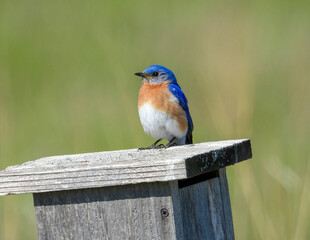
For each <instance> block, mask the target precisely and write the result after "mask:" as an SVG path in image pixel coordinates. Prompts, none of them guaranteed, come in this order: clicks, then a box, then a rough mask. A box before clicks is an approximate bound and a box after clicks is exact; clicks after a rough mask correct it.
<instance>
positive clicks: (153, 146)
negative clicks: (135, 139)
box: [138, 138, 165, 151]
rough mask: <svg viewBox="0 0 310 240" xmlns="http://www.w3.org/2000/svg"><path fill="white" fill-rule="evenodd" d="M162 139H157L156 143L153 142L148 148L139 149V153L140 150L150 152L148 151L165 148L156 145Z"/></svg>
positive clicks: (161, 145)
mask: <svg viewBox="0 0 310 240" xmlns="http://www.w3.org/2000/svg"><path fill="white" fill-rule="evenodd" d="M161 140H162V139H161V138H160V139H158V140H157V141H156V142H154V143H153V144H152V145H151V146H149V147H140V148H138V150H139V151H141V150H150V149H160V148H164V147H165V146H164V145H163V144H159V145H156V144H157V143H158V142H159V141H161Z"/></svg>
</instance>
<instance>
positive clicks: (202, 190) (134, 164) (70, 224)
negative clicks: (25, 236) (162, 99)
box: [0, 140, 252, 240]
mask: <svg viewBox="0 0 310 240" xmlns="http://www.w3.org/2000/svg"><path fill="white" fill-rule="evenodd" d="M251 156H252V154H251V145H250V141H249V140H230V141H221V142H208V143H199V144H193V145H184V146H178V147H171V148H168V149H162V150H144V151H138V150H137V149H132V150H121V151H112V152H99V153H87V154H76V155H66V156H56V157H47V158H42V159H39V160H36V161H32V162H27V163H25V164H23V165H20V166H12V167H9V168H7V169H5V170H3V171H0V195H8V194H21V193H33V197H34V206H35V211H36V218H37V227H38V235H39V239H122V240H123V239H167V240H168V239H169V240H170V239H181V240H187V239H234V232H233V222H232V215H231V208H230V199H229V191H228V184H227V179H226V170H225V167H226V166H228V165H232V164H235V163H237V162H240V161H243V160H246V159H249V158H251Z"/></svg>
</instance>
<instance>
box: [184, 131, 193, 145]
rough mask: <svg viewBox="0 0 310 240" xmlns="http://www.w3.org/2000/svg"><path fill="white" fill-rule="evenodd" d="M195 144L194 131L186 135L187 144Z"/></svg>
mask: <svg viewBox="0 0 310 240" xmlns="http://www.w3.org/2000/svg"><path fill="white" fill-rule="evenodd" d="M192 143H193V134H192V131H188V132H187V134H186V140H185V144H192Z"/></svg>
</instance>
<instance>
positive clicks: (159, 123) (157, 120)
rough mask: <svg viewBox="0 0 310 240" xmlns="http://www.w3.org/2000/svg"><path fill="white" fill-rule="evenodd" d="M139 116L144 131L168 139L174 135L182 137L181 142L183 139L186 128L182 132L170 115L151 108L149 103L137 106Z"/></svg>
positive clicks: (157, 137)
mask: <svg viewBox="0 0 310 240" xmlns="http://www.w3.org/2000/svg"><path fill="white" fill-rule="evenodd" d="M139 116H140V121H141V124H142V126H143V129H144V131H145V132H146V133H147V134H149V135H151V136H152V137H154V138H156V139H159V138H163V139H167V140H168V141H170V140H171V139H172V138H173V137H176V138H177V139H179V140H181V139H182V142H183V139H185V135H186V132H187V130H186V131H184V132H182V131H181V130H180V127H179V125H178V123H177V122H176V121H175V120H174V119H173V118H172V117H170V116H169V115H167V114H166V113H164V112H162V111H159V110H157V109H155V108H153V107H152V106H151V105H150V104H149V103H145V104H144V105H143V106H142V107H140V108H139ZM184 141H185V140H184ZM182 144H183V143H182Z"/></svg>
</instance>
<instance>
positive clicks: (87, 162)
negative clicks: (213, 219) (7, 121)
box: [0, 139, 252, 195]
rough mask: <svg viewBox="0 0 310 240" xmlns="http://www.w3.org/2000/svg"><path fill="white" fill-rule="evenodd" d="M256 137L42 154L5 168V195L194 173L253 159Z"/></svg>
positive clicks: (1, 174) (0, 176)
mask: <svg viewBox="0 0 310 240" xmlns="http://www.w3.org/2000/svg"><path fill="white" fill-rule="evenodd" d="M251 156H252V154H251V144H250V140H247V139H242V140H228V141H219V142H206V143H198V144H193V145H184V146H177V147H171V148H168V149H163V150H144V151H138V150H137V149H131V150H120V151H108V152H98V153H85V154H75V155H64V156H54V157H46V158H41V159H38V160H36V161H31V162H26V163H24V164H22V165H17V166H12V167H8V168H7V169H5V170H3V171H0V195H9V194H21V193H40V192H51V191H61V190H73V189H84V188H96V187H104V186H119V185H125V184H137V183H148V182H155V181H161V182H165V181H172V180H179V179H185V178H190V177H193V176H197V175H200V174H202V173H205V172H210V171H214V170H216V169H219V168H223V167H225V166H228V165H232V164H235V163H237V162H240V161H243V160H246V159H248V158H251Z"/></svg>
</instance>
